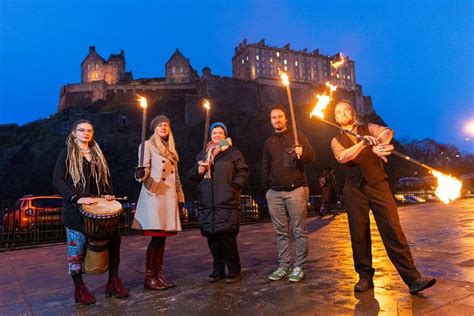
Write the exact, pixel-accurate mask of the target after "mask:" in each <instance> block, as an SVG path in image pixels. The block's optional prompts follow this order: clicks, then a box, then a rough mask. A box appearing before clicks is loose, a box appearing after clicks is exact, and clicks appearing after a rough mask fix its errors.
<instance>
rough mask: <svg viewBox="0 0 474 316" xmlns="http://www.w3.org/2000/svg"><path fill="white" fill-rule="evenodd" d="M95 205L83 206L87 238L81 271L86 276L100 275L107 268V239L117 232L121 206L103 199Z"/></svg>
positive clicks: (83, 222)
mask: <svg viewBox="0 0 474 316" xmlns="http://www.w3.org/2000/svg"><path fill="white" fill-rule="evenodd" d="M95 200H96V202H97V203H95V204H83V205H82V208H81V215H82V224H83V227H84V232H85V234H86V236H87V240H88V244H87V251H86V255H85V258H84V261H83V263H82V271H83V272H84V273H87V274H100V273H104V272H106V271H108V268H109V253H108V246H109V240H108V239H109V238H110V237H111V236H112V234H113V233H114V232H115V230H117V228H118V224H119V220H120V215H122V212H123V209H122V204H120V203H119V202H117V201H115V200H113V201H107V200H106V199H105V198H96V199H95Z"/></svg>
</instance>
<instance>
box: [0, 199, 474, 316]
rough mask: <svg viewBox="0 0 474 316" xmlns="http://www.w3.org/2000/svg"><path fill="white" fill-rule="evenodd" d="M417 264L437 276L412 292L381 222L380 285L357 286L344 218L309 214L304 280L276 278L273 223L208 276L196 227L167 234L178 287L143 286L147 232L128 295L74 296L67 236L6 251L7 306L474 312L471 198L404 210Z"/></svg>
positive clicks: (2, 274) (93, 282)
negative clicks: (215, 277) (235, 261)
mask: <svg viewBox="0 0 474 316" xmlns="http://www.w3.org/2000/svg"><path fill="white" fill-rule="evenodd" d="M399 214H400V219H401V222H402V226H403V228H404V231H405V234H406V236H407V239H408V241H409V243H410V246H411V249H412V253H413V256H414V258H415V263H416V264H417V266H418V269H419V270H420V271H421V272H422V273H423V274H425V275H427V276H434V277H436V278H437V280H438V282H437V284H436V285H435V286H434V287H433V288H431V289H428V290H426V291H424V292H422V293H421V294H417V295H410V294H409V293H408V289H407V287H406V286H405V284H404V283H403V282H402V280H401V278H400V277H399V275H398V274H397V272H396V270H395V268H394V267H393V265H392V264H391V263H390V261H389V260H388V258H387V255H386V252H385V250H384V247H383V245H382V242H381V240H380V236H379V234H378V231H377V227H376V225H375V223H374V222H373V221H372V229H371V230H372V241H373V256H374V267H375V268H376V274H375V278H374V282H375V288H374V289H373V290H370V291H368V292H365V293H361V294H355V293H354V291H353V285H354V283H355V282H356V281H357V275H356V274H355V272H354V270H353V265H352V253H351V247H350V240H349V231H348V225H347V216H346V215H345V214H342V215H339V216H336V217H333V216H325V217H323V218H320V217H316V218H310V219H309V220H308V230H309V243H310V255H309V262H308V267H307V273H306V278H305V279H304V280H303V281H301V282H299V283H290V282H288V281H287V280H284V281H278V282H271V281H269V280H268V275H269V274H270V273H271V272H272V270H273V269H275V268H276V267H277V262H276V256H277V254H276V244H275V237H274V232H273V229H272V227H271V224H270V223H261V224H252V225H246V226H243V227H242V228H241V233H240V235H239V238H238V241H239V247H240V254H241V261H242V267H243V274H244V279H243V280H242V281H241V282H240V283H237V284H231V285H227V284H225V283H224V282H219V283H215V284H209V283H208V282H207V280H206V279H207V276H208V275H209V274H210V273H211V270H212V262H211V257H210V253H209V250H208V248H207V243H206V240H205V239H204V238H203V237H201V235H200V233H199V231H198V230H189V231H185V232H182V233H181V234H179V235H178V236H177V237H172V238H169V239H168V242H167V246H166V247H167V250H166V254H165V272H166V274H167V277H168V279H171V280H173V281H175V282H176V284H177V287H176V288H173V289H170V290H167V291H162V292H156V291H149V290H144V289H143V275H144V260H145V251H146V246H147V244H148V238H145V237H142V236H131V237H125V238H123V240H122V263H121V276H122V278H123V281H124V283H125V285H126V286H127V287H128V288H130V290H131V295H130V297H129V298H128V299H125V300H118V299H115V298H105V297H104V288H105V283H106V275H99V276H85V281H86V283H87V284H88V286H89V287H90V289H91V290H92V292H93V293H94V295H95V296H96V298H97V303H96V304H95V305H92V306H80V305H78V304H76V303H74V299H73V285H72V281H71V280H70V278H69V277H68V276H67V271H66V247H65V245H64V244H58V245H53V246H46V247H41V248H35V249H29V250H20V251H10V252H3V253H0V267H1V268H0V314H2V315H3V314H45V315H46V314H47V315H52V314H87V315H121V314H131V315H136V314H164V315H167V314H169V315H229V314H231V315H275V314H281V315H333V314H342V315H354V314H355V315H378V314H380V315H397V314H399V315H413V314H414V315H456V316H457V315H474V199H466V200H461V201H457V202H455V203H453V204H450V205H443V204H440V203H427V204H422V205H417V206H409V207H403V208H400V209H399Z"/></svg>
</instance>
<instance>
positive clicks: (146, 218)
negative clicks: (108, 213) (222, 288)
mask: <svg viewBox="0 0 474 316" xmlns="http://www.w3.org/2000/svg"><path fill="white" fill-rule="evenodd" d="M150 129H151V131H152V132H153V135H152V136H151V137H150V139H149V140H147V141H145V153H144V159H143V166H139V167H136V168H135V179H136V180H138V181H140V182H142V188H141V190H140V196H139V198H138V203H137V210H136V213H135V218H134V219H133V223H132V228H134V229H139V230H142V231H143V235H144V236H149V237H151V239H150V243H149V244H148V248H147V251H146V261H145V269H146V270H145V280H144V282H143V284H144V287H145V288H146V289H150V290H166V289H169V288H171V287H174V286H175V284H174V283H172V282H170V281H168V280H167V279H166V277H165V275H164V273H163V259H164V255H165V243H166V238H167V237H171V236H175V235H177V234H178V232H179V231H181V222H180V218H179V210H180V209H182V208H183V206H184V194H183V189H182V187H181V181H180V179H179V174H178V162H179V156H178V153H177V151H176V145H175V142H174V137H173V133H172V132H171V123H170V120H169V118H168V117H166V116H164V115H158V116H157V117H155V118H154V119H153V120H152V121H151V123H150ZM140 150H141V147H140V148H139V149H138V153H139V154H138V156H139V157H138V158H139V160H140V152H141V151H140Z"/></svg>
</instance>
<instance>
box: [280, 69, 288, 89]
mask: <svg viewBox="0 0 474 316" xmlns="http://www.w3.org/2000/svg"><path fill="white" fill-rule="evenodd" d="M280 78H281V81H283V84H284V85H285V86H289V85H290V80H289V79H288V75H287V74H286V72H282V73H281V75H280Z"/></svg>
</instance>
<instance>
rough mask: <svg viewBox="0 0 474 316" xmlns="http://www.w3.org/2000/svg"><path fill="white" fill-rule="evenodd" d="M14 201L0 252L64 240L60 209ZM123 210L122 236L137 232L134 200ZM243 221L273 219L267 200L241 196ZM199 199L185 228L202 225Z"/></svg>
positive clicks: (6, 207) (0, 229) (1, 230)
mask: <svg viewBox="0 0 474 316" xmlns="http://www.w3.org/2000/svg"><path fill="white" fill-rule="evenodd" d="M14 205H15V201H14V200H0V207H1V208H0V251H5V250H10V249H19V248H24V247H31V246H36V245H41V244H48V243H55V242H65V241H66V232H65V228H64V225H62V223H61V210H60V209H59V210H58V209H57V208H51V209H49V208H44V209H41V210H38V211H33V212H31V213H29V214H25V212H24V210H21V209H15V208H14ZM122 205H123V209H124V212H123V214H122V215H121V219H120V223H119V232H120V234H121V235H132V234H138V233H140V231H137V230H135V229H132V228H131V226H132V222H133V217H134V214H135V206H136V204H135V203H131V202H129V201H124V202H123V203H122ZM241 205H242V212H241V222H242V224H247V223H254V222H265V221H270V214H269V213H268V207H267V201H266V199H265V198H264V197H253V196H250V195H243V196H242V198H241ZM319 206H320V196H311V197H310V201H309V208H308V215H309V216H313V215H316V214H317V212H318V211H319ZM198 210H199V202H198V201H188V202H186V203H185V205H184V208H183V209H182V210H181V211H180V219H181V225H182V227H183V229H191V228H197V227H199V223H198V221H197V213H198Z"/></svg>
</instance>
